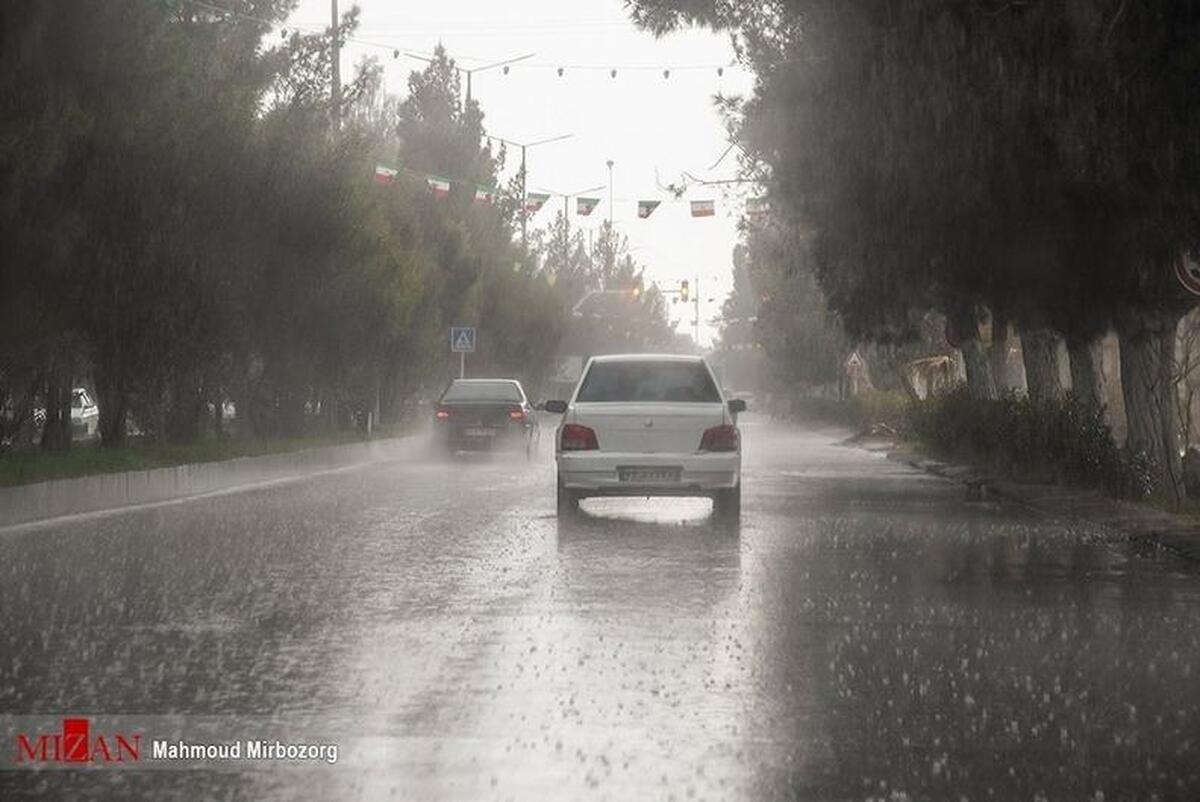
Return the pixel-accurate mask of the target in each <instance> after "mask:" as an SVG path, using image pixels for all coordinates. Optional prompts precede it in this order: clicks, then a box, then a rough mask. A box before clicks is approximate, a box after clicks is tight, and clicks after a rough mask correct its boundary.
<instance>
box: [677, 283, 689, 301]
mask: <svg viewBox="0 0 1200 802" xmlns="http://www.w3.org/2000/svg"><path fill="white" fill-rule="evenodd" d="M679 300H681V301H683V302H684V303H685V304H686V303H687V302H688V283H687V279H684V280H683V281H681V282H679Z"/></svg>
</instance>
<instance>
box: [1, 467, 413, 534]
mask: <svg viewBox="0 0 1200 802" xmlns="http://www.w3.org/2000/svg"><path fill="white" fill-rule="evenodd" d="M402 461H403V458H402V457H395V458H388V459H381V460H372V461H370V462H356V463H354V464H353V465H339V466H338V467H336V468H323V469H321V470H318V471H311V472H309V473H301V474H296V475H295V476H283V477H280V478H278V479H266V480H264V481H261V482H251V483H249V484H244V485H236V486H234V487H224V488H221V489H220V490H209V491H208V492H205V493H196V494H194V495H190V496H180V497H179V498H169V499H163V500H162V501H146V502H142V503H140V504H126V505H123V506H120V507H108V508H107V509H103V510H89V511H88V512H73V513H71V514H69V515H58V516H55V517H53V518H39V519H38V520H36V521H24V522H22V523H19V524H9V525H7V526H0V537H3V536H5V535H11V534H17V533H19V532H24V531H28V530H34V529H44V528H48V527H53V526H60V525H64V524H71V523H81V522H85V521H91V520H97V519H100V518H108V517H111V516H114V515H123V514H125V513H130V512H138V511H141V510H153V509H158V508H161V507H173V506H175V505H177V504H189V503H191V502H193V501H203V500H204V499H210V498H218V497H220V496H232V495H235V494H237V493H247V492H250V491H252V490H263V489H265V488H269V487H276V486H278V485H286V484H291V483H292V482H299V481H302V480H304V479H312V478H314V477H317V476H329V475H332V474H335V473H346V472H349V471H355V470H358V469H359V468H366V467H368V466H371V465H383V464H387V463H390V462H402Z"/></svg>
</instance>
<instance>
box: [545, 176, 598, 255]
mask: <svg viewBox="0 0 1200 802" xmlns="http://www.w3.org/2000/svg"><path fill="white" fill-rule="evenodd" d="M602 189H604V187H603V185H601V186H598V187H588V188H587V189H581V190H579V191H578V192H556V191H555V190H553V189H547V188H545V187H542V188H541V190H542V192H549V193H550V194H551V195H558V196H560V197H561V198H562V199H563V224H564V225H565V226H566V229H567V232H566V233H567V247H568V248H570V242H571V198H574V197H576V196H578V195H582V194H583V193H585V192H599V191H600V190H602Z"/></svg>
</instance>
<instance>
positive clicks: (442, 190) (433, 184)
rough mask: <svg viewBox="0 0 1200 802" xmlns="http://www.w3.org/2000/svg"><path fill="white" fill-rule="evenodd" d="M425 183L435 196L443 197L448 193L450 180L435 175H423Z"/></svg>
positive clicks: (447, 195)
mask: <svg viewBox="0 0 1200 802" xmlns="http://www.w3.org/2000/svg"><path fill="white" fill-rule="evenodd" d="M425 183H426V184H428V185H429V191H430V192H432V193H433V197H435V198H445V197H449V195H450V182H449V181H447V180H446V179H444V178H440V177H438V176H436V175H427V176H425Z"/></svg>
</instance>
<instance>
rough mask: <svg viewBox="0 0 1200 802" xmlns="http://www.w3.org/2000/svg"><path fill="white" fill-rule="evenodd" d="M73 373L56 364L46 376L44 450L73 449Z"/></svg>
mask: <svg viewBox="0 0 1200 802" xmlns="http://www.w3.org/2000/svg"><path fill="white" fill-rule="evenodd" d="M71 390H72V387H71V375H70V373H68V372H66V371H64V370H63V369H62V368H61V367H60V366H58V365H55V366H52V367H51V369H50V373H49V375H48V376H47V377H46V421H45V423H44V424H43V425H42V440H41V443H40V445H41V448H42V450H43V451H69V450H70V449H71Z"/></svg>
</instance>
